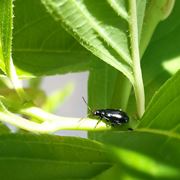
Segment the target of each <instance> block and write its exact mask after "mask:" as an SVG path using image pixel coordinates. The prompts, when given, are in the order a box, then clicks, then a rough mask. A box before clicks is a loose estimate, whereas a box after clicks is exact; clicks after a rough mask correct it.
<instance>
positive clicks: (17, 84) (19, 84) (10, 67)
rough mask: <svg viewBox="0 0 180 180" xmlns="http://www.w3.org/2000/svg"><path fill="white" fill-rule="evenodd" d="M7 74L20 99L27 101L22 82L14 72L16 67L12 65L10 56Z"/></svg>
mask: <svg viewBox="0 0 180 180" xmlns="http://www.w3.org/2000/svg"><path fill="white" fill-rule="evenodd" d="M7 74H8V76H9V78H10V80H11V82H12V84H13V86H14V89H15V90H16V92H17V94H18V95H19V97H20V99H21V100H22V101H29V98H28V96H27V94H26V93H25V91H24V89H23V86H22V82H21V81H20V80H19V78H18V75H17V73H16V69H15V67H14V63H13V60H12V58H10V61H9V63H8V67H7Z"/></svg>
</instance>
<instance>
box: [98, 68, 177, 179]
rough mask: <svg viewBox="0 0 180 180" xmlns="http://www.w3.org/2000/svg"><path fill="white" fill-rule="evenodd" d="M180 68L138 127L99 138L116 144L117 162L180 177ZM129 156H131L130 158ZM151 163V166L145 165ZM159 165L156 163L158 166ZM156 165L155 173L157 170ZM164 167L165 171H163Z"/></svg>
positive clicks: (101, 135) (103, 134)
mask: <svg viewBox="0 0 180 180" xmlns="http://www.w3.org/2000/svg"><path fill="white" fill-rule="evenodd" d="M179 84H180V71H179V72H178V73H177V74H176V75H175V76H173V78H171V79H170V80H169V81H168V82H167V83H166V84H165V85H164V86H163V87H162V88H161V89H160V90H159V91H158V92H157V93H156V95H155V96H154V97H153V99H152V101H151V103H150V104H149V106H148V108H147V110H146V112H145V114H144V116H143V118H142V120H141V123H140V124H139V126H138V128H137V129H135V130H134V131H131V132H127V131H126V132H120V131H114V132H104V133H100V134H99V135H98V134H96V135H95V136H96V139H98V140H100V141H103V142H105V143H107V144H111V145H113V146H116V148H115V149H113V152H114V154H116V155H117V157H118V158H117V157H116V158H117V159H118V161H120V162H121V163H123V164H124V165H126V166H130V167H131V168H133V169H135V170H138V171H142V172H143V173H145V174H147V175H148V174H149V175H153V177H156V176H157V177H162V178H163V177H164V176H167V177H169V178H170V179H178V178H179V177H180V174H179V167H180V156H179V152H180V129H179V127H180V126H179V125H180V123H179V122H180V121H179V117H180V112H179V106H180V98H179V95H180V86H179ZM127 157H128V158H127ZM146 165H148V166H146ZM155 165H157V166H155ZM154 167H156V168H155V169H156V172H154V170H153V169H154ZM163 169H164V170H163Z"/></svg>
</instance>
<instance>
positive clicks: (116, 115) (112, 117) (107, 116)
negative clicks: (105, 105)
mask: <svg viewBox="0 0 180 180" xmlns="http://www.w3.org/2000/svg"><path fill="white" fill-rule="evenodd" d="M82 98H83V101H84V102H85V103H86V105H87V106H88V104H87V102H86V101H85V99H84V97H82ZM88 109H89V110H90V111H91V113H92V114H93V115H94V116H98V117H99V118H100V120H99V121H98V123H99V122H100V121H101V120H105V121H106V123H107V124H108V125H110V126H112V127H118V126H121V125H122V124H126V123H128V122H129V117H128V115H127V114H126V113H125V112H124V111H122V110H121V109H98V110H95V111H94V112H93V111H92V110H91V108H90V107H89V106H88ZM98 123H97V124H96V126H97V125H98Z"/></svg>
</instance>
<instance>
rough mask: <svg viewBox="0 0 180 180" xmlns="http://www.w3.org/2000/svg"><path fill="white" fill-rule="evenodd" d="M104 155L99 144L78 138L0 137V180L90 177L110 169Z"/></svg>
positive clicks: (50, 136)
mask: <svg viewBox="0 0 180 180" xmlns="http://www.w3.org/2000/svg"><path fill="white" fill-rule="evenodd" d="M106 156H107V154H106V152H105V150H104V148H103V146H102V145H101V144H99V143H97V142H94V141H90V140H86V139H81V138H74V137H59V136H52V135H41V136H40V135H39V136H38V135H31V134H26V135H25V134H24V135H23V134H9V135H0V169H1V173H0V179H7V180H8V179H9V180H10V179H18V180H23V179H27V180H32V179H38V180H41V179H42V180H45V179H47V180H48V179H87V178H92V177H93V176H96V175H97V174H99V173H101V172H102V171H104V170H106V169H108V168H109V167H111V162H110V161H109V160H108V159H107V157H106ZM9 172H11V173H9Z"/></svg>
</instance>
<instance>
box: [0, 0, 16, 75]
mask: <svg viewBox="0 0 180 180" xmlns="http://www.w3.org/2000/svg"><path fill="white" fill-rule="evenodd" d="M12 18H13V15H12V0H1V1H0V68H1V70H3V71H4V72H5V73H6V71H7V67H8V64H9V62H10V56H11V40H12ZM5 65H6V67H5Z"/></svg>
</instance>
